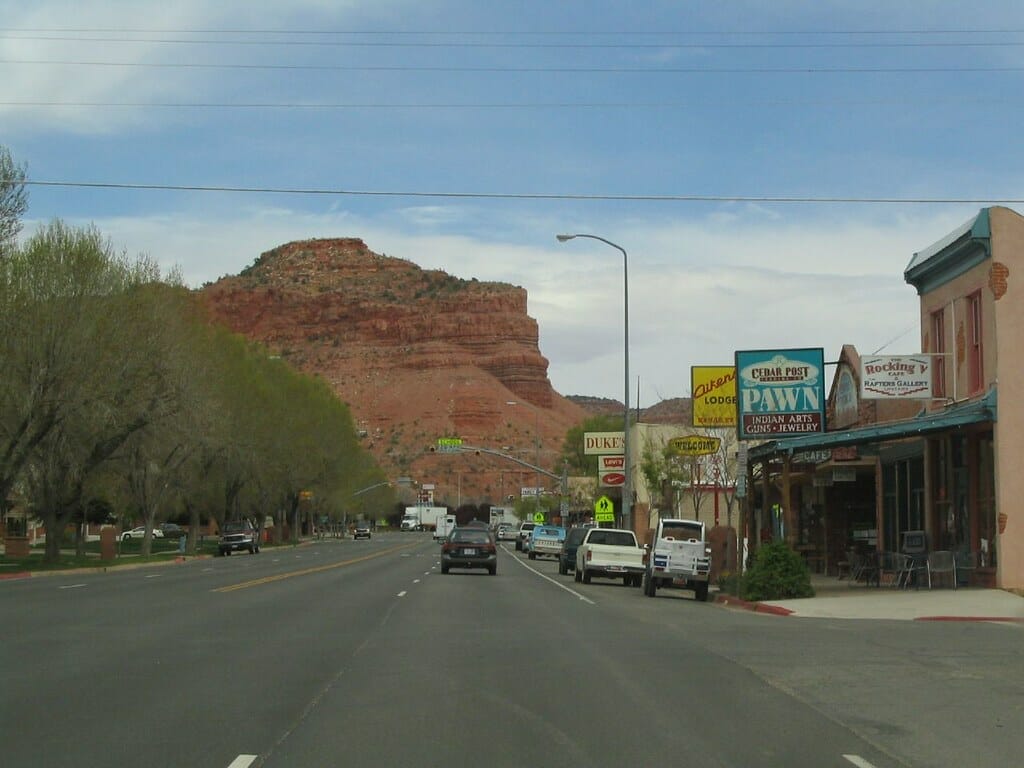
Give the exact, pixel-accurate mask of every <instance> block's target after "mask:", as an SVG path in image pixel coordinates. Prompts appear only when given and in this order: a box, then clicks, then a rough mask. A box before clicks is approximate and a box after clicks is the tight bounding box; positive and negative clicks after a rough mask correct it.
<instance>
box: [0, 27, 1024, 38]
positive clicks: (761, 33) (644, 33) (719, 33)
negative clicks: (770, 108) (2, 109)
mask: <svg viewBox="0 0 1024 768" xmlns="http://www.w3.org/2000/svg"><path fill="white" fill-rule="evenodd" d="M0 32H2V33H6V32H18V33H20V32H36V33H55V34H59V33H84V34H101V33H104V34H110V33H126V34H127V33H133V34H153V33H163V34H197V35H199V34H203V35H218V34H225V35H321V36H322V35H354V36H355V35H358V36H367V35H375V36H376V35H395V36H400V37H410V36H414V35H415V36H421V37H439V36H448V37H450V36H477V37H552V36H563V37H621V36H625V35H631V36H636V37H656V36H669V35H671V36H687V37H695V36H700V35H706V36H709V37H727V36H730V35H740V36H751V37H769V36H772V35H995V34H1019V33H1024V29H1015V28H1014V29H986V28H979V29H972V28H969V27H965V28H962V29H954V28H949V29H945V28H939V29H871V28H867V29H805V30H797V29H783V30H767V29H757V30H742V29H734V30H703V31H702V30H686V31H678V32H673V31H666V30H658V31H652V30H639V31H623V30H621V29H620V30H615V31H613V32H609V31H600V30H598V31H593V32H582V31H579V30H565V31H558V30H541V31H537V32H513V31H505V32H501V31H494V30H472V29H460V30H448V31H444V32H436V31H427V30H402V29H231V28H227V29H160V28H152V27H149V28H140V27H0Z"/></svg>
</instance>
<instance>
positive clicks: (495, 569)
mask: <svg viewBox="0 0 1024 768" xmlns="http://www.w3.org/2000/svg"><path fill="white" fill-rule="evenodd" d="M487 572H488V573H489V574H491V576H493V575H494V574H496V573H497V572H498V566H496V565H495V566H494V567H492V568H488V569H487Z"/></svg>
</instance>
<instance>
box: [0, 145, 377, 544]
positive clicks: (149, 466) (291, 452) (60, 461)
mask: <svg viewBox="0 0 1024 768" xmlns="http://www.w3.org/2000/svg"><path fill="white" fill-rule="evenodd" d="M25 179H26V170H25V166H23V165H20V166H19V165H18V164H16V163H15V162H14V160H13V159H12V157H11V155H10V153H9V152H8V151H7V150H6V149H5V148H4V147H0V512H2V513H3V514H4V517H5V518H6V516H7V513H8V511H9V510H10V509H11V508H12V507H18V508H21V509H23V510H25V511H26V512H27V513H28V514H30V515H31V516H33V517H35V518H37V519H39V520H41V521H42V523H43V525H44V526H45V528H46V531H47V537H46V553H45V559H46V560H47V561H51V562H52V561H56V560H57V559H58V558H59V548H60V544H61V539H62V538H63V532H64V530H65V528H66V527H67V526H68V525H69V524H71V523H78V522H84V520H85V519H86V515H87V511H88V510H96V509H99V510H111V509H112V510H114V512H115V513H116V515H117V516H118V518H120V519H121V520H122V521H126V522H127V521H130V522H131V523H133V524H134V523H138V524H144V525H145V526H146V528H147V533H146V536H145V538H144V539H143V544H142V552H143V554H148V553H149V552H150V548H151V544H152V533H151V530H152V527H153V526H154V524H156V523H158V522H160V521H162V520H166V519H168V518H169V517H180V516H187V519H188V521H189V524H190V530H191V531H192V532H197V531H198V530H199V528H200V522H201V520H203V519H206V518H213V519H215V520H216V521H217V522H218V523H223V522H225V521H227V520H231V519H237V518H242V517H246V518H249V519H252V520H253V521H254V522H255V523H256V525H257V526H258V527H260V528H261V529H262V527H263V524H264V521H265V520H266V518H267V517H268V516H272V517H273V520H274V535H275V537H277V539H278V540H280V537H281V531H282V530H283V528H284V526H285V525H286V524H288V525H291V526H293V530H296V531H297V527H298V525H299V524H300V521H301V520H305V519H308V520H313V519H317V518H322V517H324V516H327V517H330V518H334V519H339V518H341V517H342V516H344V515H346V514H353V513H360V512H362V511H364V510H368V509H379V508H387V507H389V506H390V505H391V503H392V501H393V492H392V491H391V490H390V489H389V488H388V486H387V484H386V483H385V482H384V480H385V478H384V475H383V473H382V470H381V469H380V468H379V467H378V466H377V464H376V462H375V461H374V459H373V458H372V456H371V455H370V454H369V453H368V452H367V451H365V450H364V449H363V448H362V447H361V446H360V444H359V442H358V438H357V435H356V431H355V428H354V425H353V422H352V417H351V414H350V412H349V410H348V407H347V406H346V405H345V404H344V403H342V402H340V401H339V400H338V398H337V397H336V395H335V394H334V392H333V391H332V390H331V389H330V387H329V386H328V385H327V384H326V382H324V381H322V380H321V379H319V378H315V377H309V376H305V375H302V374H299V373H298V372H296V371H295V370H294V369H292V368H291V367H290V366H289V365H288V364H287V363H286V362H284V361H282V360H280V359H277V358H275V357H273V356H271V355H269V354H268V353H267V350H266V349H264V348H262V347H260V346H259V345H257V344H255V343H253V342H251V341H249V340H246V339H244V338H242V337H240V336H238V335H236V334H233V333H230V332H229V331H228V330H226V329H225V328H223V327H220V326H217V325H215V324H213V323H211V322H210V321H209V319H208V317H207V316H206V314H205V313H204V311H203V308H202V305H201V302H200V301H199V298H198V296H197V295H196V294H195V292H193V291H191V290H189V289H188V288H187V287H186V286H185V285H184V284H183V283H182V280H181V277H180V274H179V273H178V272H177V271H176V270H171V271H167V272H162V271H161V269H160V267H159V266H158V265H157V264H156V263H155V261H154V260H153V259H151V258H149V257H147V256H145V255H140V256H136V257H130V256H128V255H127V254H126V253H124V252H118V251H116V250H115V249H114V247H113V246H112V244H111V243H110V241H109V240H108V239H107V238H105V237H104V236H103V235H102V234H101V233H100V232H99V231H97V230H96V228H95V227H73V226H69V225H67V224H65V223H63V222H61V221H59V220H54V221H52V222H50V223H48V224H46V225H43V226H41V227H40V228H39V229H38V231H36V232H34V233H32V234H31V235H29V236H28V237H27V238H24V239H23V240H22V239H19V234H20V232H21V229H22V221H23V218H24V215H25V213H26V211H27V210H28V195H27V193H26V187H25ZM377 484H380V487H379V488H378V489H375V490H374V491H373V492H369V493H359V492H360V491H361V490H362V489H365V488H368V487H369V486H373V485H377ZM83 529H84V526H83V527H82V528H79V535H78V539H77V545H78V548H79V550H80V551H83V550H84V539H83V532H84V531H83ZM195 546H196V537H195V535H191V536H190V537H189V542H188V547H189V549H190V550H191V551H194V550H195Z"/></svg>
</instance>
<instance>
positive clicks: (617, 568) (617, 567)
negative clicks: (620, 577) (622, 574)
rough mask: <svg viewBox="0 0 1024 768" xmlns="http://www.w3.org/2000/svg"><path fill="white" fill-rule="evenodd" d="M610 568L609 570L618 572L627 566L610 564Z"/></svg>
mask: <svg viewBox="0 0 1024 768" xmlns="http://www.w3.org/2000/svg"><path fill="white" fill-rule="evenodd" d="M608 570H609V571H616V572H619V571H624V570H626V569H625V568H623V567H622V566H621V565H609V566H608Z"/></svg>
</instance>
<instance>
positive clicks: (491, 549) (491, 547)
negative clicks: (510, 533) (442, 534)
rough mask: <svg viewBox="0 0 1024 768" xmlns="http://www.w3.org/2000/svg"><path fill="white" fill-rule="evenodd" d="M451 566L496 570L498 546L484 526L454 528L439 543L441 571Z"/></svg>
mask: <svg viewBox="0 0 1024 768" xmlns="http://www.w3.org/2000/svg"><path fill="white" fill-rule="evenodd" d="M451 568H486V569H487V572H488V573H490V574H491V576H493V575H494V574H495V573H497V571H498V547H497V545H496V544H495V543H494V539H493V538H491V532H490V531H489V530H488V529H487V528H486V527H483V528H477V527H460V528H455V529H454V530H453V531H452V532H451V533H450V534H449V535H448V538H447V539H445V541H444V544H442V545H441V573H448V571H449V569H451Z"/></svg>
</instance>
